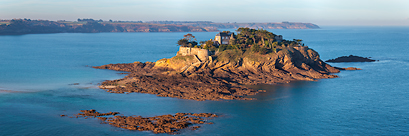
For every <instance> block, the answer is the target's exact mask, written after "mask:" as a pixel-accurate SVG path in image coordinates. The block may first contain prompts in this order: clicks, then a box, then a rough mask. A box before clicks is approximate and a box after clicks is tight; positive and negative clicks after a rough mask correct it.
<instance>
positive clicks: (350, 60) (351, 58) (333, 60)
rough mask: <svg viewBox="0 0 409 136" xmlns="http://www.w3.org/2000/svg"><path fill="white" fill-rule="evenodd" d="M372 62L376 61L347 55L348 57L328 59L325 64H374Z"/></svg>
mask: <svg viewBox="0 0 409 136" xmlns="http://www.w3.org/2000/svg"><path fill="white" fill-rule="evenodd" d="M374 61H376V60H373V59H369V58H367V57H360V56H354V55H349V56H341V57H338V58H336V59H330V60H327V61H325V62H333V63H336V62H374Z"/></svg>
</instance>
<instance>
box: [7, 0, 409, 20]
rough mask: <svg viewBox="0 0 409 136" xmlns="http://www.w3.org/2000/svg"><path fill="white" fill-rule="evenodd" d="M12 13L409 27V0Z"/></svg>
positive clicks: (206, 0) (114, 3)
mask: <svg viewBox="0 0 409 136" xmlns="http://www.w3.org/2000/svg"><path fill="white" fill-rule="evenodd" d="M13 18H30V19H47V20H76V19H77V18H93V19H102V20H109V19H112V20H123V21H126V20H127V21H138V20H141V21H152V20H174V21H213V22H281V21H290V22H310V23H315V24H318V25H406V26H409V0H0V19H13Z"/></svg>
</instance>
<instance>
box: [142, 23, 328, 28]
mask: <svg viewBox="0 0 409 136" xmlns="http://www.w3.org/2000/svg"><path fill="white" fill-rule="evenodd" d="M147 23H153V24H178V25H188V26H197V27H203V28H208V29H237V28H239V27H248V28H253V29H317V28H320V27H319V26H318V25H315V24H312V23H298V22H281V23H215V22H211V21H150V22H147Z"/></svg>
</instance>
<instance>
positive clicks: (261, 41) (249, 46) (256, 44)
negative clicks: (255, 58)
mask: <svg viewBox="0 0 409 136" xmlns="http://www.w3.org/2000/svg"><path fill="white" fill-rule="evenodd" d="M236 32H237V34H235V33H233V32H230V31H223V32H222V33H226V34H228V35H230V39H229V44H218V43H217V42H215V40H213V39H210V40H208V41H200V42H199V44H198V42H197V41H196V38H195V36H193V35H192V34H186V35H184V38H182V39H180V40H179V41H178V42H177V44H178V45H179V46H182V47H191V48H201V49H208V50H209V51H213V52H216V53H215V54H218V55H217V56H215V57H216V58H219V59H221V58H227V59H229V60H232V61H233V60H237V59H239V58H243V57H250V56H251V55H254V54H259V55H265V54H270V53H277V52H278V51H280V50H283V52H288V51H287V50H288V48H291V47H296V46H304V44H303V43H302V40H301V39H293V40H285V39H282V38H278V37H280V36H279V35H276V34H274V33H272V32H269V31H267V30H264V29H251V28H238V29H237V30H236Z"/></svg>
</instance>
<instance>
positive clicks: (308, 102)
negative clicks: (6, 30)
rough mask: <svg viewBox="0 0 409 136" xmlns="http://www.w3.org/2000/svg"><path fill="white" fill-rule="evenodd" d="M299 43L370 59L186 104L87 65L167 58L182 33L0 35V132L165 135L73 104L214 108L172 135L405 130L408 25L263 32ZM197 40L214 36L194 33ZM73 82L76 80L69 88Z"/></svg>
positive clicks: (134, 110)
mask: <svg viewBox="0 0 409 136" xmlns="http://www.w3.org/2000/svg"><path fill="white" fill-rule="evenodd" d="M269 31H271V32H273V33H276V34H280V35H283V37H284V38H285V39H303V42H304V43H305V45H307V46H309V47H310V48H313V49H314V50H316V51H317V52H318V53H319V54H320V56H321V59H322V60H324V61H325V60H328V59H333V58H336V57H339V56H345V55H351V54H352V55H358V56H363V57H372V58H373V59H375V60H379V61H376V62H365V63H329V64H330V65H332V66H337V67H358V68H362V70H358V71H341V73H336V75H338V76H339V78H334V79H321V80H317V81H311V82H308V81H297V82H291V83H289V84H276V85H259V86H253V87H254V88H257V89H263V90H266V92H265V93H259V94H257V95H254V96H249V97H251V98H256V99H257V100H252V101H237V100H234V101H192V100H183V99H176V98H166V97H157V96H155V95H150V94H141V93H131V94H111V93H108V92H106V91H105V90H102V89H98V88H97V86H98V83H100V82H102V81H104V80H112V79H119V78H122V77H123V76H125V75H123V74H118V73H121V72H117V71H110V70H98V69H93V68H91V67H89V66H99V65H104V64H109V63H132V62H134V61H142V62H145V61H156V60H159V59H161V58H169V57H172V56H174V55H175V54H176V51H177V50H178V47H177V46H176V41H177V40H178V39H180V38H182V37H183V35H184V34H186V33H94V34H65V33H63V34H35V35H21V36H0V120H1V123H0V135H7V136H9V135H167V134H153V133H151V132H139V131H129V130H124V129H120V128H115V127H111V126H110V125H108V124H100V123H101V122H100V121H99V120H97V119H94V118H91V119H84V118H69V117H60V115H62V114H64V115H68V116H72V115H73V114H77V113H79V110H88V109H95V110H97V111H99V112H110V111H113V112H120V113H121V114H123V115H126V116H129V115H141V116H145V117H146V116H156V115H165V114H175V113H177V112H191V113H200V112H207V113H209V112H210V113H216V114H219V115H221V117H218V118H215V119H212V120H210V122H214V124H205V125H202V127H201V128H199V129H198V130H195V131H192V130H182V131H181V134H180V135H315V134H318V135H407V134H408V133H409V131H408V130H409V125H408V123H407V122H408V121H409V106H408V105H407V103H409V100H408V99H407V98H408V97H409V92H408V91H409V90H408V89H407V88H408V86H409V82H408V80H407V79H409V72H408V66H409V60H408V58H407V57H408V55H407V52H409V48H407V47H409V39H407V37H409V33H407V32H408V31H409V28H408V27H325V26H323V27H322V29H310V30H269ZM192 34H193V35H195V36H196V38H197V39H198V41H202V40H208V39H211V38H214V35H215V34H216V32H195V33H192ZM75 83H78V85H74V84H75Z"/></svg>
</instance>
